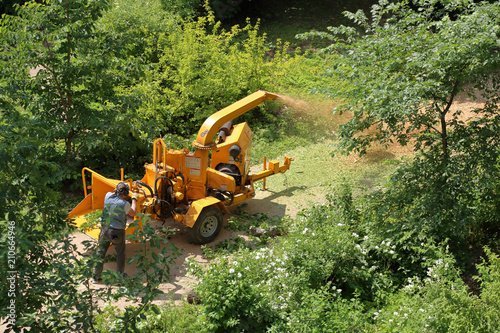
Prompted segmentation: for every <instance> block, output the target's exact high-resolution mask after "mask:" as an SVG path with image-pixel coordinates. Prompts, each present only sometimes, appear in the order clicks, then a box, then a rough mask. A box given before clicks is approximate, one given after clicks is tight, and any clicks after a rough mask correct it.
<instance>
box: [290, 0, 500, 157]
mask: <svg viewBox="0 0 500 333" xmlns="http://www.w3.org/2000/svg"><path fill="white" fill-rule="evenodd" d="M436 3H440V4H441V5H443V6H444V8H445V13H446V12H451V11H453V10H459V13H460V14H458V15H457V18H456V19H455V20H451V19H450V17H449V16H448V15H442V13H437V12H436V11H435V10H434V9H435V8H436V7H437V6H435V5H436ZM415 5H416V6H417V7H418V8H416V9H414V8H412V7H411V6H410V5H409V2H406V1H403V2H399V3H393V2H389V1H386V0H383V1H380V2H379V4H378V5H374V6H373V7H372V10H371V17H370V19H368V18H367V17H366V15H365V14H364V13H363V12H362V11H358V12H356V13H349V12H348V13H346V15H347V17H348V18H350V19H351V20H352V21H353V22H355V23H357V24H358V26H359V28H360V29H359V30H356V29H355V28H352V27H346V26H340V27H338V28H329V30H330V33H317V32H312V33H308V34H304V35H301V36H299V37H302V38H310V37H317V36H319V37H322V38H330V39H332V40H334V41H336V42H337V43H335V44H333V45H332V46H330V47H329V50H330V51H332V52H339V53H340V56H341V58H340V59H339V60H340V61H338V62H336V63H334V64H333V65H332V70H333V71H334V73H335V76H334V78H335V79H340V80H345V81H346V85H349V86H350V87H351V89H345V90H341V91H340V93H341V96H342V97H345V98H346V104H345V105H344V106H342V107H341V108H339V110H337V111H339V112H341V113H342V112H350V113H352V115H353V118H352V120H351V121H349V122H348V123H347V124H345V125H343V126H342V128H341V130H340V132H339V135H340V138H341V142H340V145H339V147H340V148H341V149H344V150H346V151H358V152H360V153H365V152H366V147H367V146H368V145H370V144H371V143H372V142H373V141H374V140H377V141H380V142H382V143H388V142H392V140H395V141H397V142H399V143H400V144H402V145H405V144H407V143H408V142H409V141H410V140H411V138H412V135H418V138H419V140H418V141H419V145H424V146H434V145H436V146H438V147H439V148H440V149H441V151H442V158H443V159H446V158H447V157H448V156H449V154H450V153H449V150H448V144H449V142H448V140H449V138H448V135H449V132H450V130H452V131H453V130H456V129H458V128H460V127H461V126H463V125H464V124H463V123H460V121H459V113H453V112H451V111H450V107H451V104H452V102H453V101H454V99H455V98H456V97H457V94H458V93H463V94H465V95H467V96H474V93H475V92H476V91H479V93H480V95H481V97H482V98H484V99H485V100H486V101H488V103H491V104H493V105H494V104H496V103H497V102H498V96H497V94H496V93H495V91H496V89H497V88H498V84H499V77H498V66H499V65H500V56H499V53H498V52H495V51H494V50H496V48H497V36H498V33H499V24H498V23H499V22H498V17H500V16H499V10H500V7H499V4H498V2H496V3H493V4H488V3H480V4H474V3H473V2H472V1H443V2H440V1H434V0H429V1H420V2H417V3H416V4H415ZM487 114H488V110H487V109H485V110H478V116H480V117H481V116H483V115H487ZM372 126H373V127H372ZM375 128H376V129H375ZM368 129H370V130H368ZM415 133H417V134H415ZM419 145H417V148H418V147H419Z"/></svg>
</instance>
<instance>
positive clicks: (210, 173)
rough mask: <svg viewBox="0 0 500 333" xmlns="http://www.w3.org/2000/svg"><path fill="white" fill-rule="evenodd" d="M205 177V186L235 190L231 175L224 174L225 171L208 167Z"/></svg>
mask: <svg viewBox="0 0 500 333" xmlns="http://www.w3.org/2000/svg"><path fill="white" fill-rule="evenodd" d="M207 178H208V182H207V186H208V187H210V188H214V189H218V190H222V191H230V192H234V191H235V190H236V183H235V181H234V178H233V177H232V176H229V175H226V174H225V173H222V172H219V171H217V170H214V169H211V168H208V169H207Z"/></svg>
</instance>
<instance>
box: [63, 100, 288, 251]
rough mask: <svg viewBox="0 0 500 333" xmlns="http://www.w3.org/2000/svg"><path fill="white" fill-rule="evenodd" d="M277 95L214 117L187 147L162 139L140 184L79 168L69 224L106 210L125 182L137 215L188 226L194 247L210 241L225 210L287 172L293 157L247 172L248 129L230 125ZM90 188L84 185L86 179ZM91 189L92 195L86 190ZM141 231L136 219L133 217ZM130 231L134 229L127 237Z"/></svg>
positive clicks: (95, 231)
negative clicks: (80, 190) (78, 197)
mask: <svg viewBox="0 0 500 333" xmlns="http://www.w3.org/2000/svg"><path fill="white" fill-rule="evenodd" d="M276 98H277V95H275V94H272V93H269V92H266V91H257V92H255V93H253V94H251V95H249V96H247V97H245V98H243V99H241V100H239V101H237V102H236V103H234V104H231V105H230V106H228V107H226V108H224V109H222V110H220V111H218V112H216V113H214V114H213V115H212V116H210V117H209V118H207V119H206V120H205V122H204V123H203V125H202V126H201V128H200V130H199V132H198V136H197V138H196V140H195V141H193V143H192V145H193V146H194V148H195V151H194V152H191V151H189V150H188V149H182V150H175V149H169V148H168V147H167V146H166V145H165V142H164V141H163V140H162V139H157V140H156V141H155V142H154V147H153V161H152V163H146V165H145V169H146V174H145V175H144V177H143V178H142V179H141V180H137V181H133V180H131V179H129V180H124V179H123V169H122V171H121V179H120V180H117V179H109V178H106V177H103V176H102V175H100V174H98V173H96V172H94V171H92V170H90V169H88V168H84V169H83V170H82V178H83V187H84V192H85V198H84V199H83V201H82V202H81V203H80V204H78V206H76V207H75V208H74V209H73V210H72V211H71V212H70V214H69V218H70V220H71V221H72V223H73V224H75V225H76V226H78V227H80V226H81V225H82V224H84V223H85V222H86V220H87V215H88V214H89V213H91V212H93V211H95V210H99V209H102V208H104V197H105V195H106V193H108V192H113V190H114V189H115V187H116V185H117V184H118V183H119V182H120V181H123V182H126V183H127V184H128V185H129V187H130V189H131V191H132V192H136V193H139V195H140V196H139V199H138V201H137V212H141V213H145V214H149V215H150V216H151V218H153V219H157V220H166V219H168V218H173V219H174V220H175V221H178V222H180V223H182V224H184V225H186V226H188V227H190V228H191V234H192V239H193V241H194V242H195V243H198V244H205V243H208V242H211V241H213V240H214V239H215V238H216V237H217V235H218V233H219V231H220V230H221V227H222V223H223V219H222V217H223V213H229V211H228V209H227V208H228V207H230V206H233V205H237V204H239V203H242V202H244V201H246V200H249V199H251V198H253V197H254V196H255V188H254V183H255V182H256V181H259V180H263V181H264V182H265V178H266V177H269V176H271V175H274V174H278V173H284V172H286V171H287V170H288V169H289V168H290V163H291V161H292V159H291V158H289V157H285V161H284V164H283V165H280V164H279V162H277V161H269V163H267V161H266V160H265V159H264V166H263V170H262V171H260V172H257V173H255V174H250V163H251V160H250V153H251V142H252V135H253V133H252V131H251V130H250V127H249V126H248V124H247V123H245V122H244V123H240V124H236V125H233V124H232V121H233V120H234V119H235V118H236V117H238V116H240V115H242V114H244V113H245V112H247V111H249V110H251V109H253V108H254V107H256V106H257V105H259V104H261V103H262V102H264V101H266V100H274V99H276ZM89 174H90V179H91V185H90V186H88V187H87V186H86V181H85V176H86V175H87V176H89ZM89 190H90V192H89ZM136 219H138V220H139V221H138V222H139V223H137V225H138V226H139V227H141V226H142V222H141V221H140V217H138V216H136ZM133 232H134V227H132V226H130V227H128V228H127V230H126V233H127V234H131V233H133ZM86 233H87V234H89V235H90V236H92V237H94V238H98V237H99V228H98V227H97V228H90V229H87V230H86Z"/></svg>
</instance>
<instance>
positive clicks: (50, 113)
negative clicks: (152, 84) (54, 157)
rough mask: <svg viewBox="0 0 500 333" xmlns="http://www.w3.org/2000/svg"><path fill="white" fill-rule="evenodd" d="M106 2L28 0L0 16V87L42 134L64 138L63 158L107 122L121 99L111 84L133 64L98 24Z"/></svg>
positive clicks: (105, 128) (56, 139)
mask: <svg viewBox="0 0 500 333" xmlns="http://www.w3.org/2000/svg"><path fill="white" fill-rule="evenodd" d="M109 3H110V2H109V1H107V0H106V1H97V0H77V1H69V0H65V1H54V0H46V1H43V2H42V3H40V4H39V3H35V2H28V3H26V4H25V5H23V6H21V7H18V9H17V13H16V14H17V16H4V17H3V19H2V21H1V23H0V32H1V34H0V39H1V41H2V43H1V48H2V50H1V54H2V56H1V62H0V75H1V77H2V86H1V89H2V90H1V93H2V94H3V95H5V96H8V97H9V98H11V99H12V100H13V101H15V102H16V103H17V104H18V105H19V106H20V107H21V109H22V110H23V112H26V113H28V114H30V115H32V116H33V117H35V118H36V119H37V120H38V121H39V126H40V127H42V128H46V129H47V131H46V134H47V135H46V136H45V139H46V140H47V142H49V143H51V144H53V143H55V142H59V141H61V142H63V143H64V144H63V149H62V154H63V155H64V156H65V157H66V161H67V162H71V161H73V160H74V158H75V157H76V156H77V154H78V152H79V151H80V150H81V149H82V148H84V147H85V148H88V146H92V145H95V142H96V140H94V138H95V137H96V136H100V135H101V134H102V133H107V132H109V131H111V130H112V126H110V125H111V124H112V123H113V120H114V119H115V116H116V115H117V114H119V113H120V106H121V105H122V104H123V101H122V100H121V99H120V98H119V97H118V96H117V94H116V93H115V90H114V87H115V86H116V85H118V84H120V82H121V80H123V75H122V74H121V73H130V72H132V70H131V69H130V68H127V70H123V69H124V67H125V66H126V65H129V64H128V63H125V62H122V61H120V59H119V55H120V49H119V47H120V46H119V44H118V43H117V42H116V41H114V40H110V39H107V36H106V34H104V33H103V30H104V29H101V30H97V29H95V25H96V22H97V20H98V19H99V18H100V17H101V15H102V13H103V11H105V10H106V9H107V8H108V6H109ZM120 74H121V75H120ZM37 135H42V133H37Z"/></svg>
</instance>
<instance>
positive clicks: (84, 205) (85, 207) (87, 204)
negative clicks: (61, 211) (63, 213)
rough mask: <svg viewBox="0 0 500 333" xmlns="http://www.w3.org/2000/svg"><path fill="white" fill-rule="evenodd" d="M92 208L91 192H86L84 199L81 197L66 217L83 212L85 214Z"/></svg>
mask: <svg viewBox="0 0 500 333" xmlns="http://www.w3.org/2000/svg"><path fill="white" fill-rule="evenodd" d="M91 210H92V194H88V195H87V196H86V197H85V199H83V200H82V201H81V202H80V203H79V204H78V206H76V207H75V208H74V209H73V210H72V211H71V212H70V213H69V215H68V217H74V216H78V215H82V214H83V213H85V214H87V213H88V212H89V211H91Z"/></svg>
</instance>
